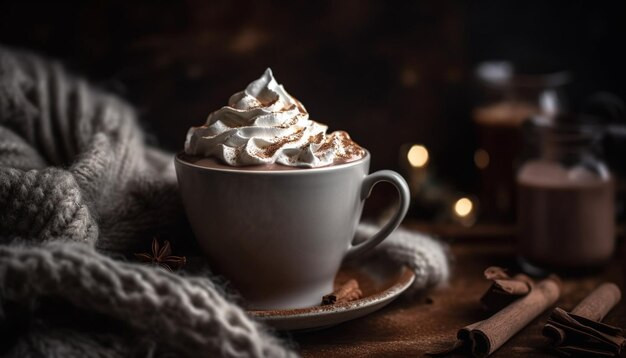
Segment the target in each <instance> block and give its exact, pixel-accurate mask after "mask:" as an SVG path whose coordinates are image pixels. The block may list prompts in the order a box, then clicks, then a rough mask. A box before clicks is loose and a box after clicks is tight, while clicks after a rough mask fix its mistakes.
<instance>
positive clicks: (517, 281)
mask: <svg viewBox="0 0 626 358" xmlns="http://www.w3.org/2000/svg"><path fill="white" fill-rule="evenodd" d="M484 275H485V278H486V279H488V280H492V281H493V283H492V284H491V286H490V287H489V289H488V290H487V292H485V294H484V295H483V296H482V297H481V298H480V303H481V305H482V306H483V308H485V309H486V310H488V311H494V312H495V311H499V310H501V309H502V308H504V307H506V306H508V305H509V304H511V302H513V301H515V300H516V299H518V298H520V297H521V296H525V295H527V294H528V293H529V292H530V290H531V288H532V285H533V280H532V279H531V278H530V277H528V276H527V275H524V274H517V275H515V276H513V277H510V276H509V275H508V274H507V273H506V270H505V269H503V268H500V267H497V266H491V267H488V268H487V269H486V270H485V272H484Z"/></svg>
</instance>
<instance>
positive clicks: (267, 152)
mask: <svg viewBox="0 0 626 358" xmlns="http://www.w3.org/2000/svg"><path fill="white" fill-rule="evenodd" d="M303 135H304V128H301V129H299V130H298V131H297V132H296V133H294V134H292V135H290V136H288V137H285V138H283V139H280V140H278V141H276V142H273V143H272V144H270V145H268V146H267V147H265V148H263V149H262V150H263V151H262V152H261V153H260V154H261V155H262V156H263V157H265V158H270V157H273V156H274V154H276V151H277V150H278V149H279V148H280V147H282V146H283V145H285V144H286V143H290V142H295V141H298V140H300V138H302V136H303Z"/></svg>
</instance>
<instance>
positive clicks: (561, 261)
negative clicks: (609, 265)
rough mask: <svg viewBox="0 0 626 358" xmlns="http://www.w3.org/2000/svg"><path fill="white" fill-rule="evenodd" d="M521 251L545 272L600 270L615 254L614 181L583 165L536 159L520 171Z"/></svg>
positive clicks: (518, 179)
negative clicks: (552, 270)
mask: <svg viewBox="0 0 626 358" xmlns="http://www.w3.org/2000/svg"><path fill="white" fill-rule="evenodd" d="M517 184H518V195H519V199H518V225H519V230H520V232H519V234H520V237H519V246H518V247H519V251H520V253H521V255H522V256H523V257H524V259H525V260H526V261H528V262H529V263H531V264H534V265H538V266H540V267H545V268H561V269H575V268H582V267H590V266H597V265H599V264H602V263H603V262H605V261H607V260H608V259H609V258H610V257H611V255H612V253H613V250H614V245H615V227H614V226H615V224H614V198H613V182H612V180H611V179H610V177H606V176H605V177H603V176H599V175H597V174H596V173H592V172H590V171H589V170H587V169H586V168H584V167H582V166H576V167H573V168H565V167H563V166H561V165H559V164H557V163H552V162H548V161H542V160H536V161H530V162H527V163H526V164H525V165H524V166H523V167H522V168H521V169H520V171H519V173H518V176H517Z"/></svg>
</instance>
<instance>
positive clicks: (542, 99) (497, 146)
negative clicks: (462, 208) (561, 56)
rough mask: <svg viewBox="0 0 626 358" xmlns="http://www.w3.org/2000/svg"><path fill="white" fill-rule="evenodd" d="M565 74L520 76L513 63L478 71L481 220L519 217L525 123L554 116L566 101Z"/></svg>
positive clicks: (476, 122) (483, 66) (476, 103)
mask: <svg viewBox="0 0 626 358" xmlns="http://www.w3.org/2000/svg"><path fill="white" fill-rule="evenodd" d="M568 83H569V75H568V74H567V73H566V72H554V73H547V74H546V73H544V74H519V73H515V71H514V68H513V65H512V64H511V63H509V62H486V63H482V64H480V65H479V66H478V67H477V69H476V86H475V87H476V88H475V91H474V94H475V98H474V109H473V113H472V116H473V121H474V125H475V128H476V130H477V139H478V143H477V144H478V145H477V148H476V152H475V154H474V162H475V164H476V167H477V168H478V170H479V177H480V201H481V204H482V207H483V213H482V214H481V216H483V218H485V219H491V220H496V221H501V222H513V220H514V219H515V171H514V163H515V160H516V159H517V158H518V156H519V155H520V153H521V151H522V147H523V138H522V137H523V134H522V123H523V122H524V121H525V120H527V119H529V118H530V117H532V116H535V115H543V116H554V115H556V114H557V113H559V112H561V111H562V110H563V109H564V107H566V104H565V103H564V94H563V92H564V86H565V85H566V84H568Z"/></svg>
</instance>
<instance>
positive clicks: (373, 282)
mask: <svg viewBox="0 0 626 358" xmlns="http://www.w3.org/2000/svg"><path fill="white" fill-rule="evenodd" d="M351 278H354V279H356V280H357V281H358V282H359V286H360V288H361V290H362V291H363V298H361V299H359V300H356V301H351V302H343V303H338V304H334V305H328V306H315V307H308V308H298V309H289V310H272V311H248V313H249V314H250V315H252V316H253V317H255V318H257V319H258V320H260V321H263V322H265V323H267V324H268V325H270V326H272V327H274V328H276V329H277V330H279V331H292V330H313V329H322V328H326V327H330V326H334V325H336V324H339V323H342V322H345V321H349V320H352V319H355V318H359V317H362V316H365V315H367V314H370V313H372V312H374V311H376V310H378V309H380V308H382V307H384V306H386V305H387V304H389V303H390V302H391V301H393V300H394V299H395V298H397V297H398V296H399V295H400V294H401V293H402V292H404V291H405V290H406V289H407V288H409V286H411V284H412V283H413V281H414V280H415V273H414V272H413V271H412V270H410V269H409V268H408V267H406V266H402V265H399V264H397V263H394V262H392V261H390V260H388V259H383V258H373V259H366V260H364V261H360V262H357V263H354V264H350V265H344V266H343V267H342V268H341V269H340V271H339V273H338V274H337V277H335V285H336V286H337V285H340V284H342V283H344V282H346V281H347V280H349V279H351ZM321 299H322V297H321V296H320V301H321Z"/></svg>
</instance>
